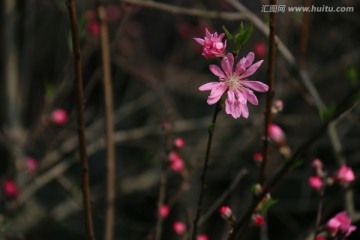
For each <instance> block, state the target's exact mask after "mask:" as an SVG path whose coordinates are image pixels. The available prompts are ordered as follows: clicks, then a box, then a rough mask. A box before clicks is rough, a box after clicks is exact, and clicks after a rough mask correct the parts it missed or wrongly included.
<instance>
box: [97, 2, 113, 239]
mask: <svg viewBox="0 0 360 240" xmlns="http://www.w3.org/2000/svg"><path fill="white" fill-rule="evenodd" d="M97 5H98V6H97V13H98V17H99V20H100V44H101V60H102V79H103V81H102V82H103V95H104V108H105V128H106V136H105V142H106V157H107V158H106V215H105V233H104V239H105V240H112V239H114V219H115V197H116V191H115V181H116V174H115V172H116V164H115V158H116V157H115V142H114V116H113V94H112V81H111V64H110V45H109V34H108V26H107V22H106V19H105V18H106V13H105V8H104V6H103V2H102V1H101V0H98V1H97Z"/></svg>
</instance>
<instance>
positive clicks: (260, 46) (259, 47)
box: [254, 42, 266, 58]
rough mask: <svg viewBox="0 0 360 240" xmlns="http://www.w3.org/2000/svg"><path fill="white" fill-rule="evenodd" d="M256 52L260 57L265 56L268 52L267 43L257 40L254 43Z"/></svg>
mask: <svg viewBox="0 0 360 240" xmlns="http://www.w3.org/2000/svg"><path fill="white" fill-rule="evenodd" d="M254 52H255V54H256V55H258V56H259V57H261V58H263V57H265V54H266V45H265V43H263V42H257V43H255V45H254Z"/></svg>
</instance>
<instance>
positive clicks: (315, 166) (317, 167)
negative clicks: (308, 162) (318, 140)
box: [312, 158, 323, 170]
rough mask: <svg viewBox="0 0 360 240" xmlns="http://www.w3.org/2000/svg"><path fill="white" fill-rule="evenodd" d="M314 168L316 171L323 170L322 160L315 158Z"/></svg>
mask: <svg viewBox="0 0 360 240" xmlns="http://www.w3.org/2000/svg"><path fill="white" fill-rule="evenodd" d="M312 166H313V167H314V168H315V169H316V170H318V169H322V168H323V164H322V162H321V160H320V159H318V158H315V159H314V160H313V161H312Z"/></svg>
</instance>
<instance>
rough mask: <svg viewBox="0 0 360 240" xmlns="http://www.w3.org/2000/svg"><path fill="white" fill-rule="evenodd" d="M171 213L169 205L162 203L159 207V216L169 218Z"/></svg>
mask: <svg viewBox="0 0 360 240" xmlns="http://www.w3.org/2000/svg"><path fill="white" fill-rule="evenodd" d="M169 213H170V208H169V206H168V205H165V204H164V205H161V206H160V208H159V216H160V217H161V218H162V219H164V218H167V217H168V216H169Z"/></svg>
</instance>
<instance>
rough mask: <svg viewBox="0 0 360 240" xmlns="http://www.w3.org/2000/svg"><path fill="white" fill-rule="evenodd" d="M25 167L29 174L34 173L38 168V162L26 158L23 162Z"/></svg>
mask: <svg viewBox="0 0 360 240" xmlns="http://www.w3.org/2000/svg"><path fill="white" fill-rule="evenodd" d="M25 167H26V170H28V171H29V173H34V172H35V171H36V170H37V168H38V162H37V160H36V159H35V158H32V157H28V158H26V160H25Z"/></svg>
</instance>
